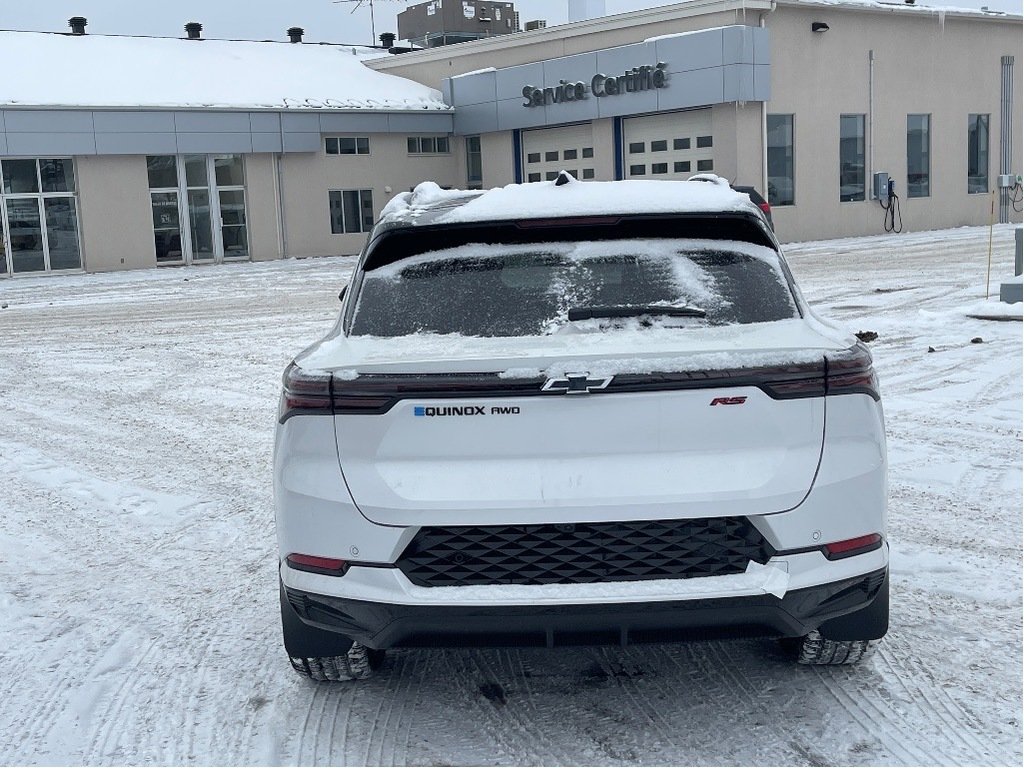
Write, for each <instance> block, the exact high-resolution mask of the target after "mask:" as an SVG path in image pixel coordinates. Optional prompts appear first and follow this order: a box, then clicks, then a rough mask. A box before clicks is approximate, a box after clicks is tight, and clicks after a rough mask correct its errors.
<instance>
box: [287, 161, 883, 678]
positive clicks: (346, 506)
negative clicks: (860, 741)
mask: <svg viewBox="0 0 1024 768" xmlns="http://www.w3.org/2000/svg"><path fill="white" fill-rule="evenodd" d="M284 390H285V391H284V394H283V395H282V400H281V412H280V418H279V424H278V432H277V445H276V454H275V495H276V505H277V530H278V539H279V545H280V554H281V610H282V620H283V625H284V636H285V638H284V639H285V646H286V649H287V651H288V654H289V657H290V658H291V660H292V664H293V666H294V667H295V669H296V670H297V671H299V672H301V673H303V674H305V675H307V676H310V677H313V678H315V679H351V678H357V677H364V676H366V675H367V674H369V671H370V668H371V666H372V662H373V661H374V660H376V659H379V658H380V656H381V652H382V651H384V650H385V649H387V648H391V647H399V646H404V647H410V646H425V645H426V646H430V645H540V646H548V647H552V646H559V645H570V644H596V643H615V644H627V643H637V642H650V641H670V640H684V639H692V638H710V637H719V636H737V635H762V636H763V635H769V636H776V637H780V638H791V639H792V641H791V643H790V644H791V645H793V646H794V647H795V648H796V649H797V653H798V658H799V659H800V660H801V661H803V662H805V663H849V662H853V661H856V660H858V659H859V658H861V657H862V656H863V655H864V653H865V652H866V651H867V650H868V649H869V647H870V644H871V641H873V640H876V639H878V638H880V637H882V636H883V635H884V634H885V632H886V629H887V626H888V579H887V566H888V549H887V545H886V542H885V516H886V458H885V441H884V430H883V418H882V410H881V405H880V400H879V396H878V391H877V382H876V381H875V377H874V373H873V371H872V367H871V359H870V355H869V354H868V352H867V350H866V349H865V348H864V347H863V345H860V344H859V343H857V341H856V339H855V338H853V337H847V336H845V335H844V334H843V333H841V332H839V331H837V330H835V329H834V328H832V327H831V326H828V325H826V324H824V323H822V322H821V321H819V320H817V319H816V318H814V316H813V315H812V314H811V313H810V310H809V309H808V307H807V306H806V304H805V302H804V300H803V299H802V297H801V296H800V294H799V291H798V290H797V289H796V287H795V285H794V283H793V280H792V276H791V275H790V273H789V270H788V267H787V266H786V264H785V261H784V259H783V258H782V256H781V254H780V252H779V248H778V244H777V242H776V241H775V239H774V236H773V235H772V234H771V231H770V229H769V228H768V227H767V226H766V224H765V221H764V219H763V218H762V217H761V215H760V212H759V211H757V209H756V208H754V207H753V206H752V204H751V203H750V202H749V199H748V198H747V197H746V196H744V195H739V194H737V193H735V192H733V191H732V190H730V189H729V188H728V185H727V184H725V183H724V182H723V183H720V184H719V183H711V184H709V183H707V182H611V183H585V184H584V183H579V182H574V181H571V180H569V179H568V178H566V177H562V178H561V179H560V180H559V181H558V182H545V183H540V184H529V185H513V186H510V187H506V188H504V189H499V190H492V191H490V192H487V193H459V192H455V193H452V192H449V193H445V192H441V191H440V190H438V189H437V188H436V187H433V186H432V185H421V187H420V188H417V190H416V191H415V192H414V193H412V194H407V195H403V196H401V197H400V198H398V199H396V201H394V202H393V203H392V204H391V205H389V207H388V209H386V210H385V212H384V214H383V216H382V219H381V222H379V223H378V225H377V227H376V228H375V229H374V231H373V232H372V233H371V235H370V237H369V239H368V242H367V247H366V249H365V250H364V252H363V254H362V256H361V258H360V261H359V265H358V267H357V269H356V272H355V274H354V276H353V279H352V281H351V284H350V287H349V289H348V290H347V292H346V295H345V298H344V301H343V306H342V311H341V316H340V318H339V321H338V323H337V325H336V327H335V328H334V330H333V331H332V333H331V334H329V335H328V337H327V338H325V339H323V340H322V341H320V342H319V343H318V344H316V345H314V346H313V347H310V348H309V349H307V350H306V351H304V352H303V353H302V354H301V355H299V356H298V357H297V358H296V360H295V362H294V363H293V364H292V365H291V366H289V368H288V370H287V371H286V372H285V377H284Z"/></svg>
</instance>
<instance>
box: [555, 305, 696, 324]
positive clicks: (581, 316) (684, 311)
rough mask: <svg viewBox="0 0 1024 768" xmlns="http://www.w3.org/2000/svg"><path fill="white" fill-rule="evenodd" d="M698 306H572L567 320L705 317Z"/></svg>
mask: <svg viewBox="0 0 1024 768" xmlns="http://www.w3.org/2000/svg"><path fill="white" fill-rule="evenodd" d="M707 314H708V313H707V312H706V311H705V310H703V309H701V308H700V307H673V306H671V305H667V304H641V305H632V306H625V307H573V308H572V309H570V310H569V320H570V321H574V320H590V319H591V318H596V317H640V316H641V315H665V316H666V317H706V316H707Z"/></svg>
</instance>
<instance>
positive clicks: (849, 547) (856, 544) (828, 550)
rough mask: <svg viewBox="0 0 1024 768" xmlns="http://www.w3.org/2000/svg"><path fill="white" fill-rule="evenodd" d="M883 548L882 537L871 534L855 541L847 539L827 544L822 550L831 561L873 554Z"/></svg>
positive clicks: (859, 537)
mask: <svg viewBox="0 0 1024 768" xmlns="http://www.w3.org/2000/svg"><path fill="white" fill-rule="evenodd" d="M881 546H882V537H881V536H880V535H879V534H877V533H871V534H868V535H867V536H858V537H857V538H855V539H845V540H844V541H835V542H832V543H831V544H826V545H825V546H824V547H822V550H823V551H824V552H825V557H827V558H828V559H829V560H841V559H842V558H844V557H853V556H854V555H862V554H864V553H865V552H871V551H873V550H875V549H878V548H879V547H881Z"/></svg>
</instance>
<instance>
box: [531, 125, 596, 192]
mask: <svg viewBox="0 0 1024 768" xmlns="http://www.w3.org/2000/svg"><path fill="white" fill-rule="evenodd" d="M594 153H595V147H594V128H593V126H592V125H591V124H590V123H585V124H582V125H569V126H566V127H564V128H544V129H541V130H535V131H523V180H524V181H549V180H551V179H554V178H555V177H556V176H558V172H559V171H561V170H563V169H564V170H566V171H568V172H569V173H571V174H572V175H573V176H575V177H576V178H577V179H593V178H594V168H595V164H594Z"/></svg>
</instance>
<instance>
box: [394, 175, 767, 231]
mask: <svg viewBox="0 0 1024 768" xmlns="http://www.w3.org/2000/svg"><path fill="white" fill-rule="evenodd" d="M438 209H447V210H445V211H444V212H443V213H442V214H441V215H440V216H431V217H430V223H431V224H457V223H463V222H472V221H507V220H513V219H536V218H549V217H558V218H563V217H569V216H603V215H614V214H643V213H722V212H734V211H735V212H738V211H748V212H750V211H752V212H754V213H757V212H758V211H757V208H756V206H754V204H753V203H752V202H751V201H750V197H749V196H747V195H745V194H742V193H740V192H736V191H735V190H733V189H732V188H731V187H730V186H729V182H728V181H726V180H725V179H722V178H720V177H717V176H714V175H712V174H702V175H701V176H700V177H695V178H694V179H691V180H688V181H667V180H666V181H649V180H635V181H634V180H629V181H576V180H575V179H573V178H572V177H571V176H568V174H564V175H563V176H562V181H561V183H559V180H554V181H537V182H533V183H529V184H509V185H508V186H505V187H496V188H494V189H491V190H488V191H486V192H472V191H466V190H445V189H441V188H440V187H439V186H438V185H437V184H435V183H433V182H430V181H427V182H423V183H422V184H419V185H418V186H417V187H416V188H415V189H414V190H413V191H412V192H403V193H402V194H400V195H396V196H395V197H394V198H392V199H391V201H390V202H389V203H388V204H387V205H386V206H385V207H384V210H383V211H381V221H382V222H388V221H396V222H398V221H405V222H409V223H415V222H416V219H418V218H419V217H420V216H422V215H423V214H424V213H427V212H428V211H429V212H432V213H433V212H436V211H437V210H438Z"/></svg>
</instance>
